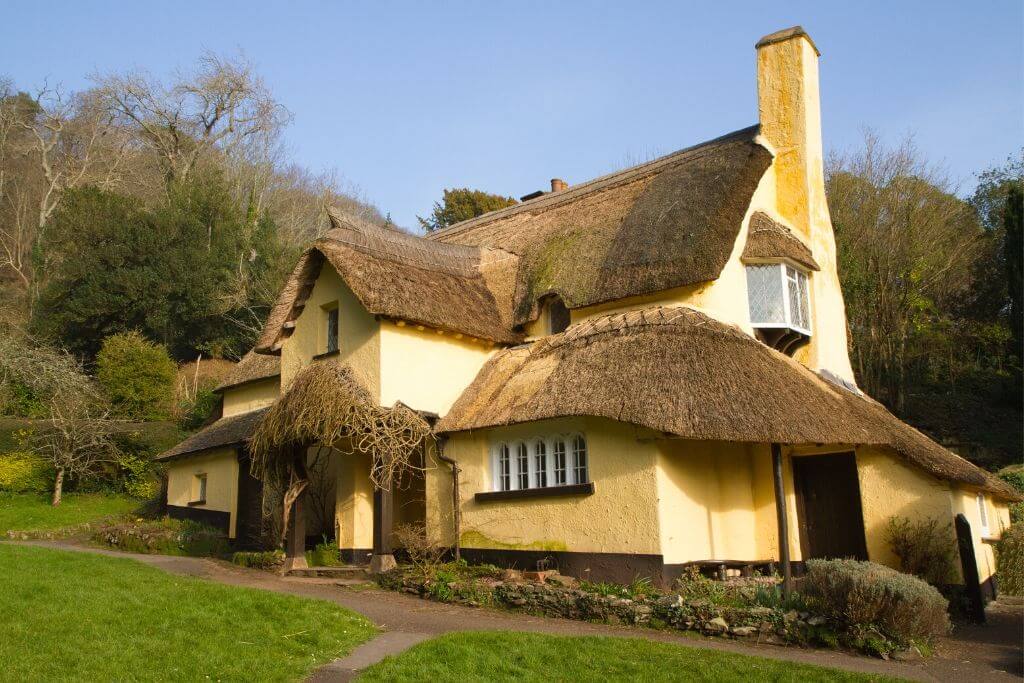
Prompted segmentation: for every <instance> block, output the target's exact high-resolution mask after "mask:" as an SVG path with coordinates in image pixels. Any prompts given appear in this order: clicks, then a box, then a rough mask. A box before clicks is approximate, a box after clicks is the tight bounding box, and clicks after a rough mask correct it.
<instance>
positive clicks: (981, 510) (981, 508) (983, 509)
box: [975, 491, 992, 537]
mask: <svg viewBox="0 0 1024 683" xmlns="http://www.w3.org/2000/svg"><path fill="white" fill-rule="evenodd" d="M975 501H977V503H978V520H979V522H980V524H981V535H982V537H988V536H989V535H990V534H991V533H992V531H991V525H990V524H989V522H988V506H987V505H986V502H985V494H984V493H982V492H981V491H979V492H978V495H977V496H976V497H975Z"/></svg>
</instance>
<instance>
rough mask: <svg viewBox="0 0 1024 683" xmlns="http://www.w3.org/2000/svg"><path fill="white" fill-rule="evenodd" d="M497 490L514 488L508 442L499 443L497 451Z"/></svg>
mask: <svg viewBox="0 0 1024 683" xmlns="http://www.w3.org/2000/svg"><path fill="white" fill-rule="evenodd" d="M496 464H497V467H496V468H495V472H497V482H496V483H497V486H495V487H494V488H495V490H497V491H511V490H512V458H511V457H510V456H509V452H508V444H505V443H502V444H498V453H497V463H496Z"/></svg>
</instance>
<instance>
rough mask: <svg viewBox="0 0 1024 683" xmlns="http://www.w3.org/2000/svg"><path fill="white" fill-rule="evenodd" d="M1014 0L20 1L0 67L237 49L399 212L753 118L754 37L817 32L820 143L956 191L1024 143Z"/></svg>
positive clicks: (138, 60) (301, 145)
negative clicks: (925, 174)
mask: <svg viewBox="0 0 1024 683" xmlns="http://www.w3.org/2000/svg"><path fill="white" fill-rule="evenodd" d="M1022 7H1024V3H1021V2H1020V0H976V1H974V2H971V1H969V0H960V1H959V2H941V1H935V0H933V1H931V2H904V1H902V0H899V1H897V0H888V1H886V2H865V1H862V2H842V3H840V2H821V1H820V0H818V1H816V2H763V1H762V2H757V3H753V2H749V3H748V2H721V1H720V2H705V3H701V6H699V7H698V6H697V3H688V2H682V1H679V2H642V1H639V0H630V1H628V2H627V1H620V2H614V3H613V2H587V3H585V2H570V1H568V0H557V1H554V0H549V1H548V2H531V1H524V0H518V1H516V2H494V1H488V2H464V3H457V2H436V3H428V2H408V3H401V2H386V1H375V2H371V1H370V0H366V1H365V2H360V3H355V2H344V3H342V2H332V3H327V2H324V3H313V2H280V1H279V2H273V3H271V2H257V1H255V0H248V1H247V2H229V1H227V0H214V1H211V0H206V1H204V2H195V3H192V2H186V1H180V2H174V3H164V2H161V3H156V2H146V1H145V0H135V1H134V2H99V1H96V2H78V1H75V2H47V3H43V2H18V3H5V6H4V8H3V10H2V11H0V74H3V75H7V76H9V77H11V78H13V79H14V80H15V83H16V84H17V85H18V86H20V87H22V88H31V87H33V86H36V85H38V84H40V83H41V82H42V81H43V80H44V79H49V81H50V82H51V83H60V84H62V85H63V86H65V87H67V88H72V89H74V88H80V87H84V86H86V85H87V80H86V77H87V76H88V75H89V74H90V73H93V72H96V71H100V72H105V71H110V70H118V71H122V70H126V69H133V68H139V69H144V70H148V71H150V72H151V73H153V74H155V75H164V74H167V73H169V72H171V71H172V70H173V69H175V68H178V67H188V66H189V65H190V64H191V63H192V62H193V60H194V59H195V58H196V57H197V55H198V54H199V53H200V52H201V51H202V50H203V49H212V50H215V51H219V52H229V53H231V52H237V51H239V50H241V51H243V52H244V53H245V54H246V55H247V56H248V57H249V58H250V59H252V60H253V61H254V62H255V64H256V66H257V68H258V70H259V71H260V73H261V74H262V75H263V77H264V78H265V80H266V81H267V83H268V84H269V86H270V87H271V89H272V90H273V92H274V93H275V95H276V97H277V98H278V99H279V100H280V101H281V102H282V103H283V104H284V105H285V106H286V107H287V108H288V109H289V110H290V111H291V112H292V114H293V115H294V121H293V123H292V124H291V126H290V127H289V129H288V130H287V132H286V140H287V143H288V146H289V149H290V151H291V152H292V154H293V156H294V157H295V159H296V160H297V161H298V162H299V163H301V164H303V165H305V166H307V167H309V168H311V169H313V170H317V171H321V170H327V169H331V168H334V169H336V170H337V171H338V172H339V173H340V174H341V175H342V176H343V177H344V178H345V179H346V180H348V181H349V182H350V183H352V184H353V185H355V186H357V187H358V188H359V189H360V191H361V192H362V194H363V195H364V196H365V198H367V199H369V200H370V201H372V202H374V203H376V204H377V205H378V206H379V207H380V208H381V210H382V211H385V212H391V214H392V216H393V218H394V219H395V221H396V222H397V223H399V224H400V225H405V226H414V225H415V223H416V221H415V216H416V214H421V215H422V214H426V213H427V212H428V211H429V210H430V206H431V203H432V202H433V201H434V200H435V199H437V198H438V197H439V196H440V195H441V191H442V189H443V188H445V187H455V186H470V187H475V188H479V189H484V190H488V191H491V192H500V193H503V194H509V195H513V196H517V197H518V196H520V195H522V194H526V193H528V192H530V191H533V190H538V189H542V188H544V187H546V186H547V185H548V181H549V179H550V178H552V177H555V176H557V177H561V178H564V179H565V180H567V181H568V182H569V183H576V182H581V181H584V180H587V179H589V178H592V177H594V176H597V175H600V174H602V173H605V172H607V171H609V170H612V169H614V168H619V167H622V166H625V165H628V164H629V163H630V162H634V161H642V160H645V159H647V158H650V157H652V156H653V155H656V154H663V153H668V152H671V151H674V150H676V149H679V148H682V147H686V146H688V145H690V144H694V143H696V142H700V141H702V140H705V139H708V138H712V137H716V136H717V135H720V134H723V133H726V132H729V131H732V130H735V129H737V128H741V127H744V126H747V125H750V124H752V123H755V122H756V119H757V108H756V103H757V100H756V97H757V95H756V80H755V61H754V43H755V42H756V40H757V39H758V38H759V37H760V36H762V35H764V34H766V33H770V32H772V31H774V30H777V29H780V28H785V27H788V26H792V25H794V24H801V25H803V26H804V28H806V29H807V31H808V32H809V33H810V35H811V36H812V37H813V38H814V40H815V42H816V43H817V45H818V47H819V49H820V50H821V52H822V58H821V91H822V98H823V101H822V116H823V123H824V135H825V147H826V149H837V148H838V149H845V148H849V147H850V146H852V145H855V144H856V143H857V141H858V140H859V138H860V136H861V130H862V128H863V127H864V126H870V127H871V128H874V129H875V130H876V131H878V132H879V133H880V134H882V136H883V137H884V138H885V139H886V140H888V141H896V140H897V139H899V138H900V137H902V136H903V135H905V134H907V133H908V132H913V133H914V135H915V139H916V141H917V144H918V146H919V148H920V149H921V150H922V151H923V152H924V153H925V154H926V155H927V156H928V157H929V158H930V159H932V160H934V161H937V162H941V163H943V164H945V166H946V169H947V170H948V171H949V173H950V175H951V176H952V177H953V178H954V179H956V180H958V181H959V182H960V186H961V190H962V191H963V192H966V191H969V190H970V189H971V188H972V187H973V184H974V180H973V177H974V174H975V173H976V172H978V171H979V170H982V169H984V168H986V167H988V166H991V165H993V164H997V163H1000V162H1002V161H1003V160H1004V159H1005V158H1006V157H1007V156H1008V155H1009V154H1010V153H1012V152H1013V151H1014V150H1015V149H1019V148H1020V147H1021V146H1022V144H1024V75H1022V71H1024V46H1022V40H1024V39H1022V35H1024V14H1022V12H1024V10H1022Z"/></svg>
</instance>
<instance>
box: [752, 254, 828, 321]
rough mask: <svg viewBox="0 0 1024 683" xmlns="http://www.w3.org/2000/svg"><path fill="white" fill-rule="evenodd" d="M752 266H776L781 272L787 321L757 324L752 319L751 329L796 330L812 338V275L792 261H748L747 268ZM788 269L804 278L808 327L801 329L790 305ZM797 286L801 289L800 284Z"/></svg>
mask: <svg viewBox="0 0 1024 683" xmlns="http://www.w3.org/2000/svg"><path fill="white" fill-rule="evenodd" d="M751 266H775V267H776V268H777V269H778V271H779V278H780V280H781V284H782V289H781V291H782V306H783V311H784V313H785V318H786V320H785V321H784V322H780V323H773V322H757V321H755V320H754V319H753V318H751V319H750V325H751V327H754V328H756V329H774V330H778V329H788V330H796V331H797V332H800V333H802V334H806V335H807V336H808V337H810V336H811V327H813V322H812V320H811V274H810V273H808V272H807V271H806V270H805V269H804V268H801V267H800V266H798V265H797V264H795V263H793V262H792V261H789V260H781V261H775V260H763V261H748V262H747V263H746V267H751ZM788 269H792V270H793V272H794V273H795V274H796V275H797V278H799V277H801V276H802V277H803V281H804V290H805V293H806V299H805V303H806V306H807V327H801V326H799V325H797V324H795V323H794V322H793V311H792V310H791V306H790V303H789V272H788ZM746 273H747V271H746V270H744V275H746ZM797 282H799V281H798V280H797ZM747 286H748V287H749V286H750V284H749V280H748V283H747ZM797 286H798V287H799V284H798V285H797ZM747 315H748V317H749V316H750V294H749V292H748V294H747Z"/></svg>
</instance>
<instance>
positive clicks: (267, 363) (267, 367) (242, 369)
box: [214, 351, 281, 393]
mask: <svg viewBox="0 0 1024 683" xmlns="http://www.w3.org/2000/svg"><path fill="white" fill-rule="evenodd" d="M280 374H281V359H280V358H279V357H277V356H265V355H263V354H259V353H256V352H255V351H250V352H249V353H247V354H245V355H244V356H242V360H240V361H238V363H237V364H236V365H235V367H233V368H231V371H230V372H229V373H228V374H227V376H226V377H225V378H224V381H223V382H221V383H220V384H218V385H217V387H216V388H215V389H214V391H216V392H218V393H220V392H223V391H224V390H225V389H232V388H234V387H237V386H241V385H243V384H248V383H249V382H258V381H260V380H263V379H270V378H272V377H278V376H279V375H280Z"/></svg>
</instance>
